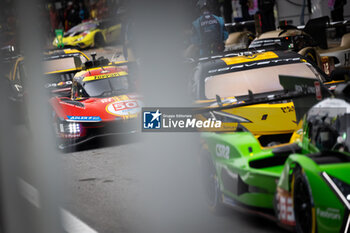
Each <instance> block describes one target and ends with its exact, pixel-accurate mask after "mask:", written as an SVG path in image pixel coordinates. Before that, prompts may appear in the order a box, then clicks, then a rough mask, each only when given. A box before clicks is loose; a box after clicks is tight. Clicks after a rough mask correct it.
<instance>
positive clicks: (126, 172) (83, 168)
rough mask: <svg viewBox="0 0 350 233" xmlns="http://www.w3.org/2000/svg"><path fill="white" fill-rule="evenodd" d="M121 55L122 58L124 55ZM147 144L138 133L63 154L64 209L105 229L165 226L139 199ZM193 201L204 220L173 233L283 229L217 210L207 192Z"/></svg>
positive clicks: (108, 51)
mask: <svg viewBox="0 0 350 233" xmlns="http://www.w3.org/2000/svg"><path fill="white" fill-rule="evenodd" d="M92 51H96V52H97V57H99V56H105V57H107V58H111V57H112V56H113V54H114V53H115V51H117V54H118V53H121V48H120V47H117V48H113V47H107V48H100V49H96V50H85V51H84V52H85V53H86V54H87V55H90V53H91V52H92ZM118 59H119V60H121V59H122V55H121V56H120V57H119V58H118ZM142 144H143V142H142V139H140V137H139V136H135V135H129V136H121V137H118V138H115V139H114V140H113V142H112V143H109V144H108V145H101V143H100V142H96V143H89V145H90V146H85V147H82V148H79V149H80V151H77V152H68V153H63V154H62V157H63V165H64V174H66V175H67V177H68V179H66V181H67V182H66V183H65V188H66V189H67V190H69V192H70V193H71V196H70V197H68V198H67V200H66V203H65V206H64V207H65V208H66V209H67V210H69V211H70V212H71V213H73V214H74V215H76V216H77V217H78V218H79V219H81V220H82V221H84V222H85V223H86V224H87V225H89V226H90V227H91V228H93V229H95V230H96V231H97V232H101V233H114V232H116V233H117V232H118V233H119V232H150V230H149V229H152V231H153V230H154V229H162V228H155V227H154V226H152V225H153V224H155V225H156V224H159V222H157V217H154V216H153V217H150V216H149V212H147V210H145V209H144V208H139V207H138V204H137V203H138V202H137V200H140V199H141V200H142V198H140V197H141V196H142V189H141V188H140V173H139V172H137V169H138V166H140V164H137V163H135V161H140V158H139V157H140V156H147V155H144V154H142V153H140V147H141V148H142V146H143V145H142ZM174 195H177V194H176V193H174ZM169 198H170V199H171V197H169ZM193 201H194V202H196V206H197V207H198V209H196V210H195V211H194V212H193V213H194V214H195V215H198V213H200V214H201V216H200V218H195V217H194V218H193V221H196V222H195V223H191V224H189V225H190V226H188V228H186V227H185V228H179V229H176V228H175V229H174V228H173V229H171V230H170V229H169V231H168V232H170V231H171V232H208V233H209V232H222V233H223V232H252V233H253V232H269V233H271V232H284V231H283V230H282V229H281V228H279V227H278V226H277V225H276V224H275V223H274V222H272V221H269V220H267V219H265V218H262V217H258V216H254V215H251V214H246V213H242V212H239V211H236V210H231V209H230V210H227V211H225V213H223V214H213V213H211V212H210V210H209V209H208V207H207V205H206V202H205V200H204V197H203V196H198V198H197V199H196V200H193ZM169 211H170V212H171V211H172V210H171V209H170V210H169ZM184 211H186V210H184ZM187 211H188V210H187ZM177 213H178V212H177ZM184 216H187V215H186V214H184ZM178 217H181V216H178ZM175 218H176V217H175ZM165 219H166V218H165ZM166 220H167V219H166ZM159 221H160V220H159ZM173 221H177V220H175V219H173ZM187 221H188V222H191V221H192V220H191V218H189V219H187ZM185 222H186V220H185ZM170 225H171V224H170ZM171 226H172V225H171ZM190 229H191V230H190ZM158 232H164V230H159V231H158Z"/></svg>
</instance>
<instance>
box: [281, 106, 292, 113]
mask: <svg viewBox="0 0 350 233" xmlns="http://www.w3.org/2000/svg"><path fill="white" fill-rule="evenodd" d="M281 110H282V112H283V113H288V112H294V106H291V107H289V106H287V107H282V108H281Z"/></svg>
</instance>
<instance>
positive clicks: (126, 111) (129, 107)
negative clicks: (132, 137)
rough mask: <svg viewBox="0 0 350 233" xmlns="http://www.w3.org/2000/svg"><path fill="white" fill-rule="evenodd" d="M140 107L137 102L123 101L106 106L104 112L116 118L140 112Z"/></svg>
mask: <svg viewBox="0 0 350 233" xmlns="http://www.w3.org/2000/svg"><path fill="white" fill-rule="evenodd" d="M140 106H141V104H140V103H139V101H137V100H124V101H119V102H114V103H110V104H108V105H107V107H106V111H107V112H108V113H109V114H112V115H116V116H126V115H133V114H137V113H139V112H140Z"/></svg>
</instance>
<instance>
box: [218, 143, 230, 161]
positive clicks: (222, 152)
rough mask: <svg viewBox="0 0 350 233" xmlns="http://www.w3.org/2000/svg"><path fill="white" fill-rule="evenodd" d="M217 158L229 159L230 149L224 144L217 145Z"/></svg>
mask: <svg viewBox="0 0 350 233" xmlns="http://www.w3.org/2000/svg"><path fill="white" fill-rule="evenodd" d="M216 156H218V157H221V158H224V159H229V158H230V147H229V146H226V145H222V144H216Z"/></svg>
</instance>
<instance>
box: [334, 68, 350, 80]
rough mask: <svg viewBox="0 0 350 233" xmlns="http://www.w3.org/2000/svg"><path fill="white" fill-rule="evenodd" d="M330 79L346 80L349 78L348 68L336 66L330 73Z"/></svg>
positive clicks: (349, 70)
mask: <svg viewBox="0 0 350 233" xmlns="http://www.w3.org/2000/svg"><path fill="white" fill-rule="evenodd" d="M330 77H331V79H332V81H348V80H350V69H346V68H336V69H334V70H333V71H332V73H331V75H330Z"/></svg>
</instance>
